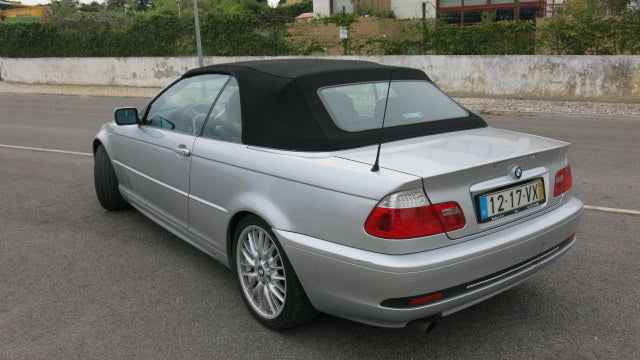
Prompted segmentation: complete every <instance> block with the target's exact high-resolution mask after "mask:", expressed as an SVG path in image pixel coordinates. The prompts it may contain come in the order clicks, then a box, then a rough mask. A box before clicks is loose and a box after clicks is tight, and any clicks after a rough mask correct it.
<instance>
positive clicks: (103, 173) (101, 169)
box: [93, 144, 130, 211]
mask: <svg viewBox="0 0 640 360" xmlns="http://www.w3.org/2000/svg"><path fill="white" fill-rule="evenodd" d="M93 160H94V165H93V182H94V186H95V188H96V196H97V197H98V202H100V205H102V207H103V208H105V209H107V210H109V211H112V210H123V209H127V208H129V207H130V205H129V204H128V203H127V202H126V201H125V200H124V199H123V198H122V195H121V194H120V190H119V189H118V178H117V177H116V173H115V171H114V170H113V165H111V159H109V155H108V154H107V151H106V150H105V149H104V146H102V144H101V145H99V146H98V148H97V149H96V153H95V155H94V156H93Z"/></svg>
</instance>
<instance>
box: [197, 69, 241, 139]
mask: <svg viewBox="0 0 640 360" xmlns="http://www.w3.org/2000/svg"><path fill="white" fill-rule="evenodd" d="M202 136H204V137H208V138H211V139H219V140H226V141H233V142H238V143H239V142H242V116H241V112H240V92H239V89H238V82H237V81H236V79H235V78H231V80H229V83H228V84H227V86H226V87H225V88H224V90H222V93H221V94H220V97H219V98H218V101H216V104H215V105H214V106H213V111H211V115H210V116H209V120H207V123H206V124H205V126H204V130H203V131H202Z"/></svg>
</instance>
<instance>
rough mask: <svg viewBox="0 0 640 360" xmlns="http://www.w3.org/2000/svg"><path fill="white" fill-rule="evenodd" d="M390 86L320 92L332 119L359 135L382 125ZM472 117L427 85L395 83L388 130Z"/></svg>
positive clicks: (371, 84)
mask: <svg viewBox="0 0 640 360" xmlns="http://www.w3.org/2000/svg"><path fill="white" fill-rule="evenodd" d="M388 86H389V83H388V82H386V81H384V82H369V83H359V84H349V85H339V86H331V87H326V88H322V89H320V90H319V91H318V92H319V94H320V98H321V99H322V102H323V103H324V105H325V107H326V108H327V110H328V111H329V114H331V118H332V119H333V121H334V122H335V123H336V125H337V126H338V127H340V128H341V129H343V130H346V131H351V132H357V131H365V130H372V129H377V128H379V127H380V126H381V125H382V115H383V113H384V105H385V98H386V96H387V88H388ZM467 116H469V113H468V112H467V111H466V110H465V109H464V108H463V107H462V106H460V105H458V104H457V103H456V102H455V101H453V100H452V99H451V98H449V97H448V96H447V95H445V94H444V93H443V92H442V91H440V90H439V89H438V88H437V87H436V86H435V85H434V84H432V83H430V82H427V81H393V82H391V89H389V102H388V104H387V115H386V117H385V120H384V127H385V128H386V127H392V126H400V125H410V124H418V123H425V122H430V121H438V120H447V119H456V118H462V117H467Z"/></svg>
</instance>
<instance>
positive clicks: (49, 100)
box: [0, 94, 640, 359]
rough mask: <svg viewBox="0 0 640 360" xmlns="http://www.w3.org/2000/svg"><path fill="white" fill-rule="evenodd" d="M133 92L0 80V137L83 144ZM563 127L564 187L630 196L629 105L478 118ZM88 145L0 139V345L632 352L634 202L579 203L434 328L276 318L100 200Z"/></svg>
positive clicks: (209, 265) (503, 354) (249, 351)
mask: <svg viewBox="0 0 640 360" xmlns="http://www.w3.org/2000/svg"><path fill="white" fill-rule="evenodd" d="M144 103H145V100H143V99H124V98H94V97H77V96H53V95H45V96H42V95H11V94H0V144H8V145H18V146H33V147H39V148H51V149H60V150H70V151H78V152H90V151H91V145H90V144H91V140H92V138H93V135H94V134H95V133H96V132H97V131H98V129H99V127H100V125H101V124H103V123H105V122H107V121H111V119H112V112H113V109H114V108H116V107H122V106H127V105H134V106H141V105H143V104H144ZM485 118H486V120H487V121H488V122H489V124H490V125H491V126H496V127H502V128H507V129H512V130H517V131H523V132H528V133H533V134H539V135H543V136H549V137H553V138H557V139H562V140H567V141H570V142H571V143H572V144H573V146H572V149H571V151H570V158H571V166H572V170H573V177H574V186H575V188H576V191H575V195H576V196H578V197H579V198H581V199H583V200H584V202H585V203H586V204H589V205H596V206H605V207H612V208H624V209H632V210H640V172H639V171H638V168H639V165H640V118H632V117H603V116H582V115H581V116H557V115H553V116H548V115H547V116H545V115H538V116H486V117H485ZM92 166H93V159H92V158H91V157H90V156H82V155H73V154H60V153H47V152H39V151H31V150H20V149H8V148H2V147H0V184H2V186H0V359H21V358H25V359H37V358H46V359H72V358H218V359H224V358H234V359H235V358H242V359H301V358H315V359H324V358H332V359H391V358H393V359H417V358H420V359H424V358H445V359H447V358H450V359H460V358H463V359H494V358H514V359H516V358H517V359H527V358H535V359H540V358H544V359H638V358H640V300H639V299H640V265H639V264H640V246H639V245H640V241H639V237H638V234H639V233H640V216H634V215H624V214H617V213H608V212H601V211H593V210H585V213H584V216H583V222H582V225H581V227H580V230H579V232H578V234H577V238H578V242H577V244H576V245H575V246H574V248H573V249H572V251H570V252H569V253H568V254H567V255H566V256H564V257H563V258H561V259H560V260H559V261H557V262H555V263H554V264H553V265H551V266H550V267H548V268H546V269H545V270H544V271H542V272H540V273H538V274H536V275H534V276H533V277H532V278H530V279H529V280H528V281H526V282H524V283H522V284H520V285H518V286H516V287H514V288H513V289H511V290H509V291H506V292H504V293H502V294H500V295H498V296H496V297H494V298H491V299H489V300H487V301H485V302H483V303H480V304H478V305H475V306H473V307H471V308H468V309H466V310H463V311H461V312H459V313H456V314H453V315H451V316H448V317H446V318H444V319H442V320H441V321H440V322H439V323H438V326H437V327H436V328H435V330H434V332H432V333H431V334H428V335H425V334H419V333H417V332H413V331H410V330H408V329H383V328H377V327H372V326H368V325H363V324H358V323H355V322H351V321H347V320H343V319H339V318H336V317H332V316H328V315H323V316H321V317H319V318H318V319H317V320H315V321H314V322H312V323H309V324H306V325H303V326H300V327H296V328H293V329H290V330H288V331H284V332H272V331H269V330H266V329H265V328H263V327H261V326H260V325H259V324H258V323H257V322H255V321H254V320H253V318H252V317H251V316H250V315H249V312H248V311H247V310H246V309H245V307H244V304H243V303H242V301H241V298H240V293H239V291H238V288H237V285H236V284H235V279H234V277H233V276H232V273H231V271H230V270H228V269H226V268H225V267H223V266H222V265H220V264H218V263H217V262H216V261H214V260H213V259H211V258H209V257H208V256H206V255H205V254H203V253H201V252H200V251H198V250H196V249H195V248H193V247H191V246H189V245H188V244H186V243H184V242H183V241H181V240H180V239H178V238H177V237H175V236H173V235H171V234H170V233H169V232H167V231H165V230H163V229H162V228H161V227H160V226H158V225H156V224H155V223H153V222H152V221H151V220H148V219H147V218H145V217H144V216H142V215H141V214H140V213H138V212H136V211H134V210H129V211H124V212H107V211H105V210H103V209H102V208H101V207H100V205H99V204H98V202H97V200H96V197H95V194H94V189H93V182H92V181H93V180H92Z"/></svg>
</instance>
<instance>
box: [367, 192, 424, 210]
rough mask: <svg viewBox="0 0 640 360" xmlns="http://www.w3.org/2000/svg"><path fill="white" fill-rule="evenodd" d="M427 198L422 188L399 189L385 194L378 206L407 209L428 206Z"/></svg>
mask: <svg viewBox="0 0 640 360" xmlns="http://www.w3.org/2000/svg"><path fill="white" fill-rule="evenodd" d="M428 205H429V200H427V197H426V196H425V195H424V191H422V189H413V190H406V191H400V192H397V193H393V194H390V195H387V196H386V197H385V198H384V199H382V201H380V203H379V204H378V206H380V207H385V208H389V209H407V208H415V207H421V206H428Z"/></svg>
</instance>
